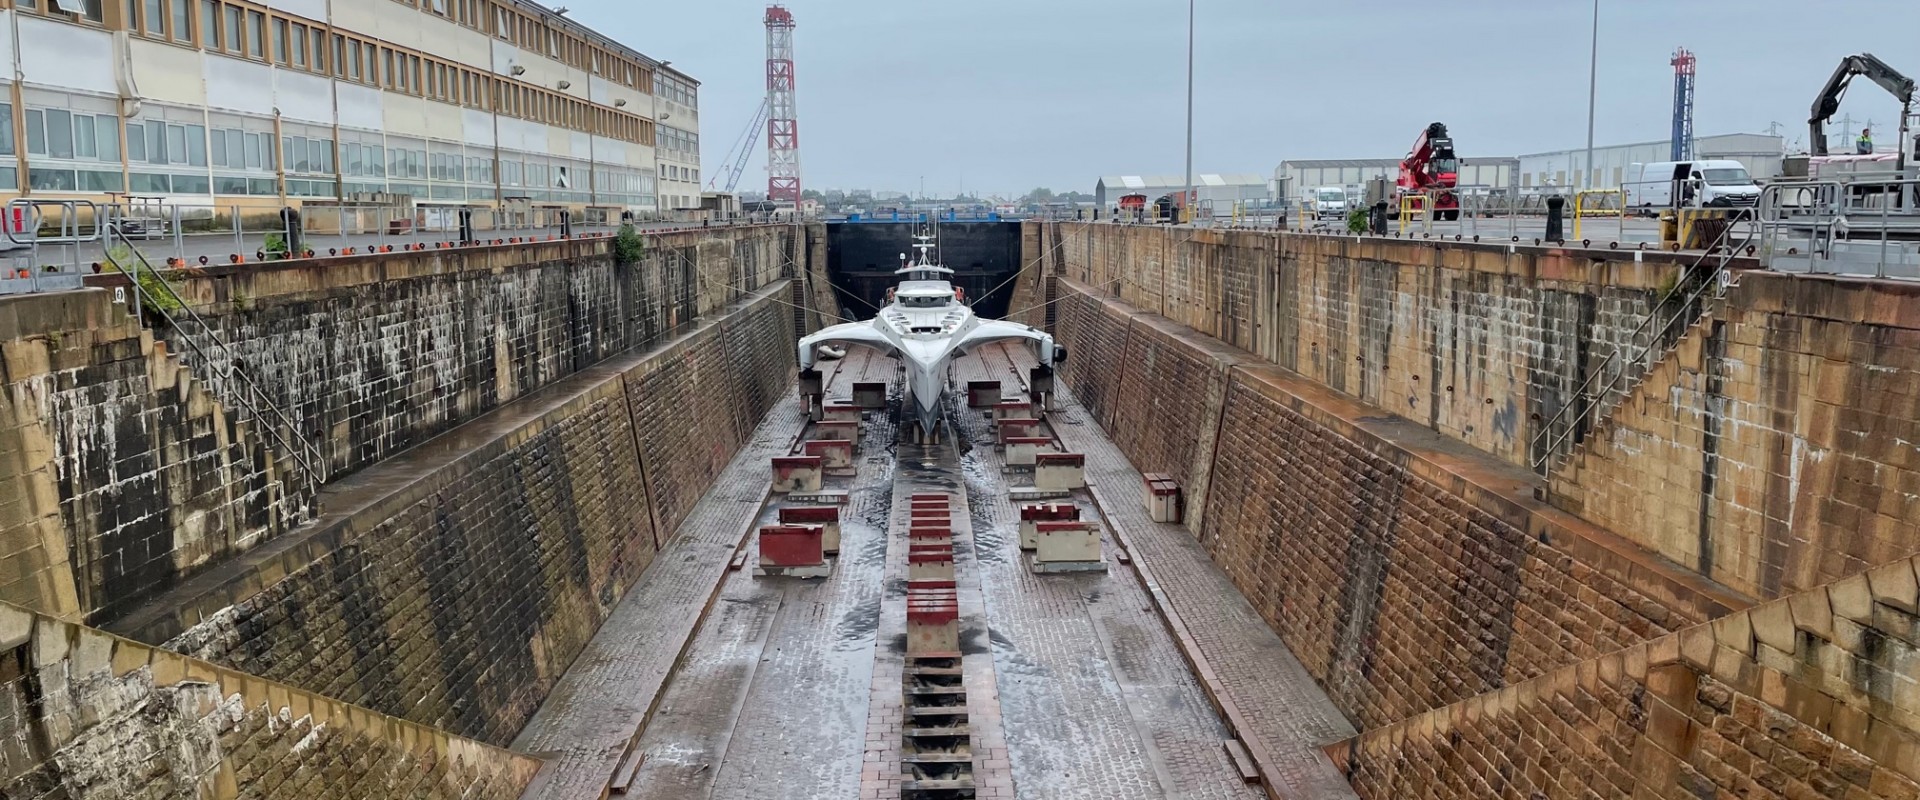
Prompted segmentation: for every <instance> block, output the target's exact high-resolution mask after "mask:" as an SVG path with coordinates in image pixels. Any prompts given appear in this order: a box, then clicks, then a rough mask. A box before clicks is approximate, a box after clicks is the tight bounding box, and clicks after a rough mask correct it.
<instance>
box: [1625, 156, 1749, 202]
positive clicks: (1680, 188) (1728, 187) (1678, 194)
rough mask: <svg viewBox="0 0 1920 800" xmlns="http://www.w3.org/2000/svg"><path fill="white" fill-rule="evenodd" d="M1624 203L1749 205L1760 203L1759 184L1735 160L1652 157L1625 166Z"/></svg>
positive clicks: (1744, 166)
mask: <svg viewBox="0 0 1920 800" xmlns="http://www.w3.org/2000/svg"><path fill="white" fill-rule="evenodd" d="M1626 190H1627V207H1628V208H1633V209H1641V210H1645V211H1648V212H1649V213H1651V212H1653V211H1658V210H1660V209H1665V208H1753V207H1754V206H1756V205H1759V203H1760V185H1759V184H1757V183H1754V180H1753V176H1752V175H1749V174H1747V167H1746V165H1745V164H1742V163H1740V162H1738V161H1731V160H1703V161H1655V162H1653V163H1651V164H1634V165H1632V166H1631V167H1629V168H1628V170H1627V184H1626Z"/></svg>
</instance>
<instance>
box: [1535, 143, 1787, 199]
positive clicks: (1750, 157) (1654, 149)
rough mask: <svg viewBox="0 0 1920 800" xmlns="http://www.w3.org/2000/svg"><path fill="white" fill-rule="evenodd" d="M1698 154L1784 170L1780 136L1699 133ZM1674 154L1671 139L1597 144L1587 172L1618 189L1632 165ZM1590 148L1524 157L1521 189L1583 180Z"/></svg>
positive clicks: (1590, 180)
mask: <svg viewBox="0 0 1920 800" xmlns="http://www.w3.org/2000/svg"><path fill="white" fill-rule="evenodd" d="M1693 152H1694V158H1698V159H1709V158H1723V159H1731V160H1734V161H1738V162H1740V163H1742V164H1745V165H1746V167H1747V171H1748V172H1751V173H1753V177H1754V178H1756V179H1766V178H1771V177H1774V176H1776V175H1779V174H1780V159H1781V155H1782V153H1783V152H1785V149H1784V142H1783V141H1782V140H1781V138H1780V137H1778V136H1768V135H1766V134H1760V133H1732V134H1725V135H1721V136H1701V137H1698V138H1696V139H1694V142H1693ZM1672 155H1673V151H1672V145H1671V143H1670V142H1669V141H1668V140H1664V139H1663V140H1661V141H1657V142H1640V143H1637V144H1617V145H1605V146H1600V147H1595V148H1594V149H1593V167H1592V169H1591V170H1587V171H1584V173H1585V174H1584V177H1585V181H1586V184H1587V185H1594V186H1597V187H1598V188H1602V189H1608V188H1618V187H1619V186H1620V184H1622V183H1624V182H1626V181H1627V180H1628V177H1627V176H1628V174H1629V168H1630V167H1631V166H1632V165H1634V164H1646V163H1650V162H1654V161H1668V160H1671V158H1672ZM1586 159H1587V151H1586V148H1584V147H1582V148H1576V149H1572V150H1556V151H1554V152H1551V153H1534V154H1532V155H1524V156H1521V157H1520V186H1521V188H1523V189H1531V188H1540V187H1545V186H1556V187H1561V188H1569V187H1572V188H1578V187H1573V183H1574V182H1579V181H1581V180H1582V178H1583V170H1582V166H1583V165H1584V164H1585V163H1586Z"/></svg>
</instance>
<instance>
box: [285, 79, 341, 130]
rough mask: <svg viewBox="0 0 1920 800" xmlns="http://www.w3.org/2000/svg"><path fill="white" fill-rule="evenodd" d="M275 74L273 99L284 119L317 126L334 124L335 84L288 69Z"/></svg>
mask: <svg viewBox="0 0 1920 800" xmlns="http://www.w3.org/2000/svg"><path fill="white" fill-rule="evenodd" d="M273 73H274V74H273V78H274V86H273V89H274V91H273V98H274V103H275V105H277V106H278V107H279V108H280V115H281V116H283V117H286V118H287V119H291V120H297V121H299V122H311V123H314V124H317V125H331V124H333V81H331V80H328V79H326V78H322V77H320V76H318V75H313V74H310V73H306V72H295V71H293V70H287V69H276V70H274V71H273Z"/></svg>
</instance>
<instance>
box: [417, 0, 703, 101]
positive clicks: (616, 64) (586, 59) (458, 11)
mask: <svg viewBox="0 0 1920 800" xmlns="http://www.w3.org/2000/svg"><path fill="white" fill-rule="evenodd" d="M395 2H398V3H400V4H401V5H404V6H411V7H414V8H418V9H420V10H422V11H425V12H428V13H432V14H435V15H438V16H440V17H444V18H446V19H449V20H452V21H454V22H457V23H459V24H461V25H464V26H466V27H468V28H472V29H473V30H476V31H480V32H482V33H486V34H490V35H492V36H494V37H496V38H499V39H502V40H505V41H509V42H512V43H514V44H515V45H517V46H519V47H520V48H521V49H523V50H526V51H529V52H533V53H540V54H542V55H545V56H546V57H548V58H551V59H554V60H555V61H559V62H561V63H563V64H566V65H567V66H570V67H573V68H574V69H577V70H581V71H585V72H591V73H593V74H595V75H598V76H600V77H602V78H605V79H607V80H609V81H612V82H614V83H618V84H620V85H622V86H626V87H628V88H631V89H637V90H639V91H642V92H647V91H651V90H652V86H653V85H654V73H653V71H652V70H651V69H649V68H648V67H647V66H646V65H645V64H644V63H642V62H641V60H640V59H637V58H634V57H632V56H630V55H627V54H624V53H619V52H617V51H615V50H614V49H612V48H608V47H605V46H602V45H600V44H597V43H595V42H593V41H591V40H589V39H588V38H587V37H586V36H582V35H580V33H579V32H577V31H575V30H572V29H571V28H570V27H569V26H566V25H563V24H561V23H560V22H559V20H557V19H555V18H554V17H553V16H551V15H548V14H537V13H533V12H530V11H523V10H521V9H520V8H518V7H516V6H514V5H513V4H509V3H500V2H493V1H492V0H395ZM688 105H692V104H691V103H688Z"/></svg>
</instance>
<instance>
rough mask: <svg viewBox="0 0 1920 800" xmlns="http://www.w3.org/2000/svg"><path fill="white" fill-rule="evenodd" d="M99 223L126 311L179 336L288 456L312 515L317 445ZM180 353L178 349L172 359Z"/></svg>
mask: <svg viewBox="0 0 1920 800" xmlns="http://www.w3.org/2000/svg"><path fill="white" fill-rule="evenodd" d="M103 227H104V230H105V232H106V237H107V238H106V241H107V243H108V245H109V250H108V257H107V261H108V262H109V263H110V265H111V266H112V267H114V268H116V269H118V270H119V271H120V272H121V273H123V274H125V275H126V276H127V279H128V282H129V283H130V284H131V287H130V289H129V292H130V294H131V297H130V298H128V299H129V301H130V302H128V303H127V306H128V312H129V313H131V314H133V316H134V319H135V320H136V321H137V322H139V323H140V324H141V325H142V326H143V327H146V328H147V329H148V330H154V325H152V324H151V323H152V322H155V321H157V322H159V323H160V324H162V325H164V326H165V327H167V328H168V329H171V330H173V331H174V332H175V333H176V334H178V336H177V337H176V338H177V339H178V341H180V342H181V343H182V344H184V345H185V346H186V348H187V349H188V350H189V351H191V353H192V355H193V358H192V359H191V360H190V361H189V364H190V365H191V367H192V371H193V373H194V374H195V375H196V376H197V377H199V378H201V379H202V380H204V381H206V384H207V386H208V387H209V388H210V389H212V390H213V394H214V396H215V397H217V398H219V399H220V400H221V401H222V402H224V403H226V404H227V407H228V408H229V409H230V410H232V411H234V412H235V414H236V415H237V416H238V418H239V419H238V420H237V421H239V422H245V423H250V424H253V425H256V426H258V427H259V428H260V429H262V430H264V431H265V433H266V437H267V442H268V444H269V446H270V447H271V448H273V449H274V450H277V451H278V452H279V453H281V454H283V456H284V457H285V458H290V459H292V461H293V464H294V466H295V467H296V468H297V469H298V471H299V473H300V474H299V475H298V476H296V478H295V479H293V480H289V481H288V484H289V485H299V484H304V487H303V488H304V489H305V490H306V496H307V497H308V498H309V506H308V509H307V514H308V516H313V515H315V514H316V513H317V509H315V508H313V504H315V503H317V502H318V499H319V495H320V487H321V486H322V485H324V484H325V483H326V481H327V476H328V464H327V460H326V457H325V455H324V454H323V453H322V452H321V450H320V448H319V446H318V445H316V444H314V442H313V440H311V439H309V438H307V437H306V436H305V435H304V434H302V433H301V432H300V427H299V425H298V424H297V423H296V422H295V421H294V419H293V417H292V416H291V415H289V414H288V413H287V412H286V411H285V410H284V409H282V408H281V407H280V406H279V405H278V404H276V403H275V402H274V401H273V398H272V397H271V396H269V395H268V394H267V392H266V390H265V389H263V388H261V386H260V384H259V382H257V381H255V380H254V379H253V376H251V375H250V374H248V372H247V369H246V366H245V363H244V361H243V360H242V359H241V358H240V355H239V353H238V352H237V351H236V350H235V349H234V348H233V346H232V345H230V344H228V343H227V342H226V340H225V339H223V338H222V337H221V335H220V332H219V331H218V330H217V329H215V328H214V327H213V325H212V324H211V323H209V322H207V320H206V318H204V317H202V316H200V314H199V313H198V312H196V311H194V310H193V307H192V306H191V305H188V303H187V300H186V298H184V297H181V296H180V294H179V292H177V291H175V289H174V287H173V284H172V283H171V282H170V281H168V280H167V279H166V277H165V276H164V275H163V274H161V272H160V270H158V269H156V268H155V267H154V266H153V264H152V263H151V262H149V261H148V260H147V257H146V256H145V255H144V254H142V253H141V252H140V250H139V248H136V247H134V246H133V242H132V241H131V240H129V239H128V238H127V232H126V231H125V230H122V229H121V228H120V227H119V226H114V225H107V226H103ZM115 245H118V247H115ZM156 334H157V331H156ZM156 338H157V336H156ZM185 355H186V354H185V353H181V354H178V356H176V357H180V356H185Z"/></svg>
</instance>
